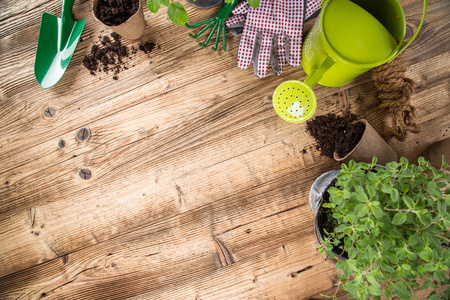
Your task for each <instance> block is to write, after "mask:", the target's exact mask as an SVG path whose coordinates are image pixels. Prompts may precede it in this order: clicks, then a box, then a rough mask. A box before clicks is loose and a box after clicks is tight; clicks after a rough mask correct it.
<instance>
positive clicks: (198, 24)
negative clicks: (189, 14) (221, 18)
mask: <svg viewBox="0 0 450 300" xmlns="http://www.w3.org/2000/svg"><path fill="white" fill-rule="evenodd" d="M214 19H215V17H214V18H211V19H208V20H205V21H201V22H198V23H195V24H194V25H189V24H187V23H186V24H185V25H186V27H187V28H195V27H198V26H201V25H203V24H206V23H208V22H211V21H213V20H214Z"/></svg>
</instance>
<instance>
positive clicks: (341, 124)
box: [306, 113, 366, 158]
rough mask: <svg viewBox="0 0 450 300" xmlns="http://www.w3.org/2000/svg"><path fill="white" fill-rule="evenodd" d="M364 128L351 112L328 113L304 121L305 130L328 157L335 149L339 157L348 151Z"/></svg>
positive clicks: (354, 144) (361, 134)
mask: <svg viewBox="0 0 450 300" xmlns="http://www.w3.org/2000/svg"><path fill="white" fill-rule="evenodd" d="M365 128H366V127H365V125H364V124H363V123H361V122H357V117H356V116H355V115H353V114H345V115H343V116H337V115H335V114H331V113H329V114H326V115H322V116H317V117H316V118H314V119H313V120H311V121H308V122H307V123H306V130H307V131H308V132H309V134H310V135H311V136H312V137H313V138H314V139H315V140H316V143H317V144H316V148H317V149H318V150H319V151H320V152H321V154H322V155H325V156H328V157H330V158H333V153H334V152H335V151H336V152H337V154H338V155H339V157H344V156H346V155H347V154H348V153H350V152H351V151H352V150H353V148H355V147H356V145H357V144H358V143H359V141H360V140H361V138H362V136H363V134H364V130H365Z"/></svg>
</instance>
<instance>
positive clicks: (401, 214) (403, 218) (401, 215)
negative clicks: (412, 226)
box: [392, 212, 406, 225]
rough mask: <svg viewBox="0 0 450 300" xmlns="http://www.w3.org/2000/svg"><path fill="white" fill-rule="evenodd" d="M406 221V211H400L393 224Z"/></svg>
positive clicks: (400, 223)
mask: <svg viewBox="0 0 450 300" xmlns="http://www.w3.org/2000/svg"><path fill="white" fill-rule="evenodd" d="M405 221H406V213H405V212H398V213H396V214H395V216H394V219H393V220H392V224H394V225H402V224H403V223H405Z"/></svg>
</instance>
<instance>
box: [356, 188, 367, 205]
mask: <svg viewBox="0 0 450 300" xmlns="http://www.w3.org/2000/svg"><path fill="white" fill-rule="evenodd" d="M355 196H356V199H358V201H359V202H362V203H366V202H367V201H368V200H369V198H368V197H367V195H366V193H365V192H364V189H363V188H362V187H360V186H358V187H356V191H355Z"/></svg>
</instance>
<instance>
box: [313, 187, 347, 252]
mask: <svg viewBox="0 0 450 300" xmlns="http://www.w3.org/2000/svg"><path fill="white" fill-rule="evenodd" d="M336 181H337V180H336V179H334V180H333V181H332V182H331V184H330V187H334V186H335V183H336ZM327 190H328V188H327ZM323 203H330V194H329V193H328V192H325V193H324V194H323V196H322V204H323ZM317 224H318V225H319V226H318V227H319V231H320V234H321V235H322V236H323V237H326V236H327V234H326V233H325V232H333V231H334V228H336V227H337V226H338V225H339V224H338V223H337V220H336V219H335V218H333V210H332V209H331V208H327V207H323V206H322V205H321V206H320V208H319V211H318V212H317ZM343 248H344V242H343V241H341V242H340V244H339V245H338V246H334V247H333V249H332V251H333V253H334V254H335V255H336V256H338V257H339V256H340V257H341V258H342V259H348V254H347V252H343V250H342V249H343Z"/></svg>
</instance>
